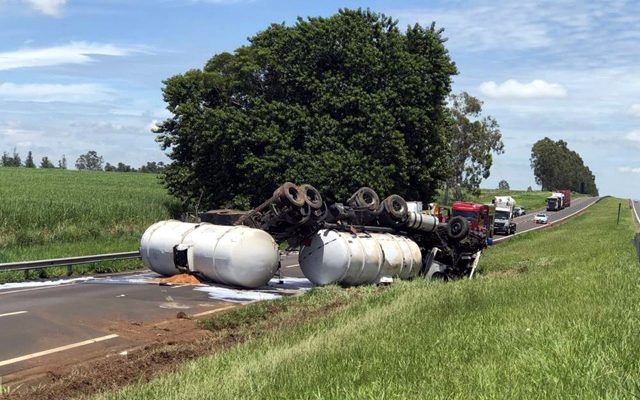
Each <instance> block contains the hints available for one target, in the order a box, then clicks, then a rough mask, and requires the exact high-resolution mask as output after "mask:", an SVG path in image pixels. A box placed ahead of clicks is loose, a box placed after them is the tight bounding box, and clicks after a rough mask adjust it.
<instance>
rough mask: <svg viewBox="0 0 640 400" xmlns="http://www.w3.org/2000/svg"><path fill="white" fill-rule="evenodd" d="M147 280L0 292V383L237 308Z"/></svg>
mask: <svg viewBox="0 0 640 400" xmlns="http://www.w3.org/2000/svg"><path fill="white" fill-rule="evenodd" d="M596 200H597V198H595V197H588V198H578V199H575V200H574V202H573V204H572V205H571V207H569V208H567V209H565V210H562V211H557V212H548V213H547V214H548V215H549V221H550V222H552V221H557V220H559V219H560V218H564V217H567V216H569V215H571V214H573V213H576V212H578V211H580V210H581V209H583V208H585V207H587V206H588V205H591V204H593V203H594V202H595V201H596ZM636 206H638V207H640V205H638V204H637V203H636ZM639 212H640V210H639ZM533 216H534V215H533V214H531V215H525V216H522V217H518V218H516V221H517V224H518V227H517V233H518V234H519V233H521V232H524V231H527V230H531V229H535V228H538V227H539V225H535V224H533V222H532V220H533ZM507 238H508V237H504V238H500V237H497V238H496V240H497V241H500V240H505V239H507ZM281 267H282V268H281V273H282V275H283V276H284V277H293V278H295V277H298V278H300V277H303V275H302V271H301V270H300V267H299V265H298V261H297V254H296V253H293V254H289V255H285V256H283V258H282V260H281ZM148 275H149V274H147V275H145V276H141V275H140V274H137V275H136V274H133V275H132V274H128V275H116V276H112V277H99V278H96V279H92V280H87V281H75V282H69V283H64V284H60V285H57V286H41V287H28V288H25V287H18V288H14V289H2V286H0V378H3V381H4V382H5V383H7V382H11V381H12V380H13V381H15V380H20V379H22V378H24V376H27V375H29V374H38V373H45V372H47V371H48V370H49V369H50V368H51V366H52V365H53V366H56V365H63V364H73V363H77V362H79V361H82V360H84V359H89V358H93V357H99V356H104V355H106V354H111V355H113V354H118V352H120V351H126V349H130V348H133V347H136V346H140V345H142V344H144V343H145V342H148V341H149V340H153V339H154V337H155V336H162V335H165V334H169V333H167V332H166V328H163V327H162V324H163V323H164V322H167V321H170V320H172V321H173V322H175V321H176V315H177V313H178V312H180V311H183V312H185V313H187V314H189V315H195V316H198V315H206V314H210V313H214V312H216V310H223V309H226V308H229V307H232V306H237V305H238V303H237V302H233V301H229V300H227V299H226V298H224V299H222V298H217V299H216V298H212V297H211V296H210V295H209V294H208V293H205V292H202V291H198V290H194V287H193V286H161V285H158V284H147V283H142V281H143V280H144V278H145V277H148ZM292 280H293V279H292ZM272 282H273V281H272ZM277 285H278V284H276V285H275V286H277ZM277 289H278V290H280V289H281V288H277ZM296 290H297V289H296ZM245 300H248V299H245ZM138 328H140V329H138ZM142 328H144V329H142Z"/></svg>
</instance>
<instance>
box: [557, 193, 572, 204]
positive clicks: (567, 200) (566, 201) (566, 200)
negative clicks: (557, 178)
mask: <svg viewBox="0 0 640 400" xmlns="http://www.w3.org/2000/svg"><path fill="white" fill-rule="evenodd" d="M558 192H560V193H562V194H563V195H564V200H563V202H562V208H565V207H569V206H570V205H571V190H569V189H562V190H558Z"/></svg>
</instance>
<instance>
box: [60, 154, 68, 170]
mask: <svg viewBox="0 0 640 400" xmlns="http://www.w3.org/2000/svg"><path fill="white" fill-rule="evenodd" d="M58 168H60V169H67V157H65V156H64V154H63V155H62V160H59V161H58Z"/></svg>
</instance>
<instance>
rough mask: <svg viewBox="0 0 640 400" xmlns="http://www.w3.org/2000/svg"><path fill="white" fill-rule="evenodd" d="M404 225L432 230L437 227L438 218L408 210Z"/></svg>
mask: <svg viewBox="0 0 640 400" xmlns="http://www.w3.org/2000/svg"><path fill="white" fill-rule="evenodd" d="M406 226H407V227H408V228H411V229H416V230H419V231H425V232H433V231H434V230H435V229H436V228H437V227H438V218H437V217H436V216H434V215H429V214H424V213H417V212H411V211H409V212H408V213H407V223H406Z"/></svg>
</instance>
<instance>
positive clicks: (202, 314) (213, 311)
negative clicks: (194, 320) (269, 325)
mask: <svg viewBox="0 0 640 400" xmlns="http://www.w3.org/2000/svg"><path fill="white" fill-rule="evenodd" d="M251 303H253V302H251ZM247 304H248V303H247ZM243 305H244V304H243ZM236 307H239V306H237V305H233V306H226V307H222V308H216V309H215V310H209V311H204V312H201V313H198V314H193V315H191V316H192V317H202V316H204V315H209V314H215V313H218V312H220V311H224V310H228V309H230V308H236Z"/></svg>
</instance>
